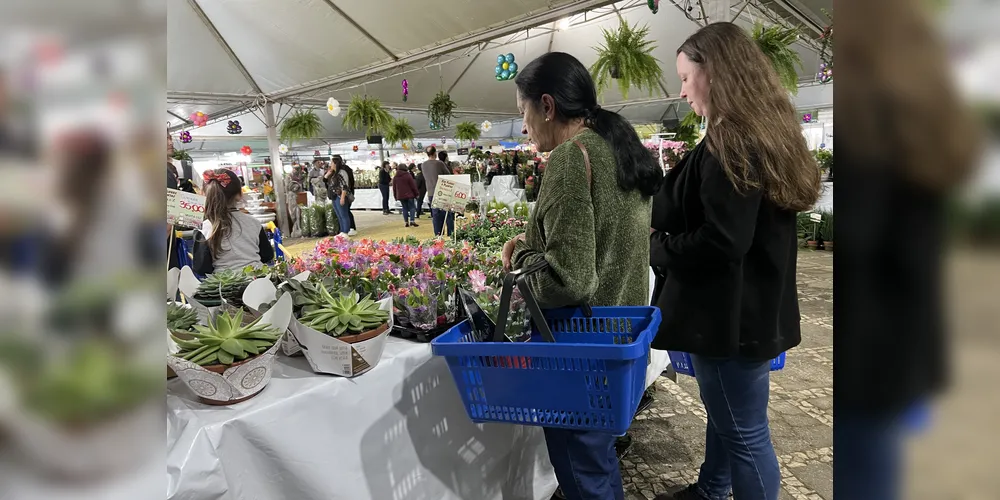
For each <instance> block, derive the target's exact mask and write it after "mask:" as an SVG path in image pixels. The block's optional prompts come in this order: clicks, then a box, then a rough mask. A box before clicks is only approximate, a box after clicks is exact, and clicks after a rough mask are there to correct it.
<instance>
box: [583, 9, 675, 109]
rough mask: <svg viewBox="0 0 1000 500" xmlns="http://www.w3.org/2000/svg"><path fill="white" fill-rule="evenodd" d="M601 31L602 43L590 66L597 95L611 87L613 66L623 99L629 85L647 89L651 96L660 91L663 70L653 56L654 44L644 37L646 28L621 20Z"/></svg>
mask: <svg viewBox="0 0 1000 500" xmlns="http://www.w3.org/2000/svg"><path fill="white" fill-rule="evenodd" d="M602 31H603V34H604V44H603V45H601V46H599V47H595V48H594V49H595V50H596V51H597V61H595V62H594V64H593V65H591V67H590V74H591V76H592V77H593V78H594V82H595V84H596V85H597V93H598V95H600V94H603V92H604V90H606V89H607V88H608V86H610V83H611V82H610V81H611V80H612V79H613V78H612V77H611V73H612V68H617V70H618V89H619V91H620V92H621V94H622V97H624V98H625V99H628V90H629V88H630V87H636V88H638V89H639V90H647V91H648V92H649V95H650V96H652V95H653V94H654V93H659V91H660V82H661V79H662V78H663V70H662V69H661V67H660V61H658V60H657V59H656V58H655V57H653V51H654V50H655V49H656V46H655V45H653V42H652V41H650V40H647V39H646V36H647V35H648V34H649V27H648V26H643V27H642V28H639V27H638V26H635V27H633V26H630V25H629V24H628V23H627V22H625V20H621V21H620V23H619V25H618V29H617V30H602Z"/></svg>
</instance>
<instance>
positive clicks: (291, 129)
mask: <svg viewBox="0 0 1000 500" xmlns="http://www.w3.org/2000/svg"><path fill="white" fill-rule="evenodd" d="M322 131H323V123H322V122H321V121H320V120H319V116H318V115H317V114H316V113H314V112H312V111H306V110H299V111H296V112H295V113H294V114H292V116H290V117H288V118H285V121H283V122H281V129H280V130H279V132H278V135H279V137H280V138H281V142H284V143H288V144H291V143H294V142H295V141H300V140H301V141H307V140H310V139H315V138H317V137H319V135H320V133H321V132H322Z"/></svg>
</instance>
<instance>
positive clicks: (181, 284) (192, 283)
mask: <svg viewBox="0 0 1000 500" xmlns="http://www.w3.org/2000/svg"><path fill="white" fill-rule="evenodd" d="M198 285H201V282H200V281H198V278H196V277H195V275H194V271H192V270H191V268H190V267H189V266H184V267H182V268H181V271H180V276H179V278H178V284H177V286H178V289H179V290H180V291H181V293H183V294H184V297H185V298H186V299H187V301H188V304H191V307H193V308H194V310H195V311H197V312H198V321H200V322H201V323H202V324H206V323H208V318H209V317H210V316H214V315H215V313H216V312H217V311H218V310H219V308H218V307H207V306H205V305H203V304H202V303H201V302H198V301H197V300H195V299H194V298H193V297H194V294H196V293H198ZM168 291H169V290H168Z"/></svg>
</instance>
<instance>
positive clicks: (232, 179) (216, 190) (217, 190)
mask: <svg viewBox="0 0 1000 500" xmlns="http://www.w3.org/2000/svg"><path fill="white" fill-rule="evenodd" d="M212 173H214V174H215V175H225V176H228V177H229V183H228V184H226V185H225V186H223V185H222V184H221V183H220V182H219V181H217V180H215V179H212V180H209V181H207V182H205V218H206V219H208V220H209V221H210V222H211V223H212V236H211V237H210V238H209V239H208V249H209V250H210V251H211V252H212V258H218V257H219V252H221V251H222V240H224V239H226V238H228V237H229V235H230V234H231V233H232V231H233V214H232V213H231V210H232V209H233V207H234V203H235V200H236V197H237V196H239V195H240V194H241V193H242V186H240V179H239V177H236V174H234V173H233V172H232V171H230V170H228V169H225V168H219V169H216V170H212Z"/></svg>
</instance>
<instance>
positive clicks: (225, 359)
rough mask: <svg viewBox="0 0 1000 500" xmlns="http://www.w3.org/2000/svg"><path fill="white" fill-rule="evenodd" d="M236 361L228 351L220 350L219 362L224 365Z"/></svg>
mask: <svg viewBox="0 0 1000 500" xmlns="http://www.w3.org/2000/svg"><path fill="white" fill-rule="evenodd" d="M233 361H235V358H234V357H233V355H232V354H230V353H229V352H228V351H223V350H221V349H220V350H219V363H221V364H224V365H231V364H233Z"/></svg>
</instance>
